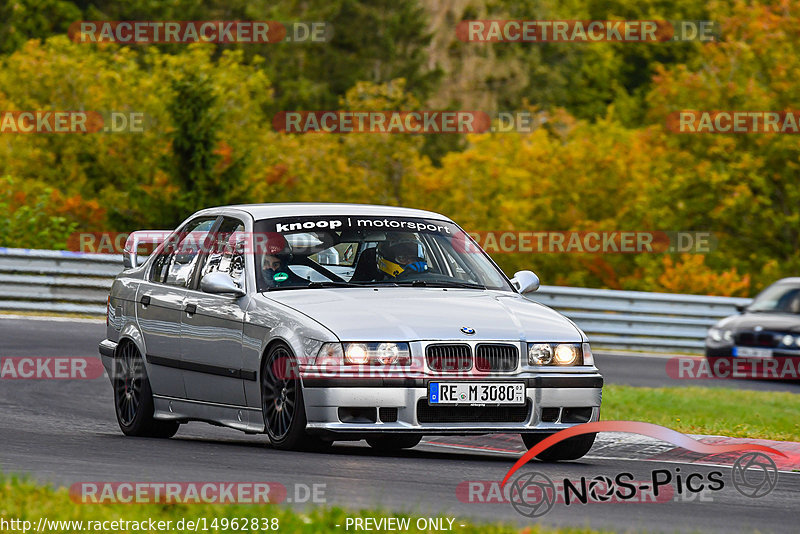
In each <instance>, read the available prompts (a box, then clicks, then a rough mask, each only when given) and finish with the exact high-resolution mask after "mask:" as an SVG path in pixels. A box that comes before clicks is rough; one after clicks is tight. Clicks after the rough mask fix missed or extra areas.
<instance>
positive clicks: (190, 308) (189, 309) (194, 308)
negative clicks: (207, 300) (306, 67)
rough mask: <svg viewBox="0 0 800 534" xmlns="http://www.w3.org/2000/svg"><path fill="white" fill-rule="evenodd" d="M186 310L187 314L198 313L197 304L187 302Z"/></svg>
mask: <svg viewBox="0 0 800 534" xmlns="http://www.w3.org/2000/svg"><path fill="white" fill-rule="evenodd" d="M184 310H186V313H187V315H194V314H195V313H197V304H187V305H186V307H185V308H184Z"/></svg>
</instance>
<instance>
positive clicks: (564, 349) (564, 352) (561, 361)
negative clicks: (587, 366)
mask: <svg viewBox="0 0 800 534" xmlns="http://www.w3.org/2000/svg"><path fill="white" fill-rule="evenodd" d="M554 359H555V362H556V363H557V364H558V365H570V364H572V363H575V362H576V361H577V359H578V347H576V346H575V345H559V346H557V347H556V353H555V358H554Z"/></svg>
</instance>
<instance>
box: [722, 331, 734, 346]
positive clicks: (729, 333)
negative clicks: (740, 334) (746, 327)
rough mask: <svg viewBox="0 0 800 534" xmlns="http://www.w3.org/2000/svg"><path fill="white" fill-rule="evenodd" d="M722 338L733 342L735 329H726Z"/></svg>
mask: <svg viewBox="0 0 800 534" xmlns="http://www.w3.org/2000/svg"><path fill="white" fill-rule="evenodd" d="M722 339H724V340H725V341H727V342H728V343H733V330H725V331H724V332H722Z"/></svg>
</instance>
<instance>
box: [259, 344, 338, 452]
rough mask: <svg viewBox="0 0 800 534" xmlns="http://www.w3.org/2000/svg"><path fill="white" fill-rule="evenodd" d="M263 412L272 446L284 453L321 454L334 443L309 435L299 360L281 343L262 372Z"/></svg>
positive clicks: (266, 361)
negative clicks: (317, 452)
mask: <svg viewBox="0 0 800 534" xmlns="http://www.w3.org/2000/svg"><path fill="white" fill-rule="evenodd" d="M261 408H262V412H263V415H264V426H265V427H266V430H267V435H268V436H269V441H270V442H271V443H272V446H273V447H275V448H276V449H280V450H320V449H325V448H327V447H329V446H330V445H331V443H332V442H330V441H326V440H323V439H321V438H318V437H316V436H311V435H309V434H308V433H306V422H307V421H306V407H305V403H304V401H303V388H302V386H301V385H300V373H299V370H298V367H297V360H296V359H295V358H294V355H292V352H291V350H290V349H289V347H288V346H286V345H285V344H283V343H277V344H275V345H273V346H272V348H271V349H270V350H269V353H268V354H267V357H266V358H264V365H263V367H262V369H261Z"/></svg>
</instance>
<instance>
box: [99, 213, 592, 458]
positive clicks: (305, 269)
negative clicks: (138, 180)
mask: <svg viewBox="0 0 800 534" xmlns="http://www.w3.org/2000/svg"><path fill="white" fill-rule="evenodd" d="M148 234H152V233H148V232H134V233H133V234H131V236H130V237H129V239H128V243H127V244H126V250H125V254H124V263H125V267H126V269H125V270H124V271H123V272H122V273H121V274H120V275H119V276H118V277H117V278H116V279H115V281H114V284H113V286H112V288H111V293H110V295H109V299H108V321H107V322H108V327H107V336H106V337H107V339H104V340H103V341H102V342H101V343H100V346H99V350H100V354H101V355H102V358H103V363H104V365H105V367H106V369H107V371H108V374H109V376H110V378H111V382H112V386H113V390H114V404H115V409H116V414H117V420H118V422H119V426H120V428H121V429H122V431H123V432H124V433H125V434H126V435H132V436H151V437H164V438H168V437H172V436H173V435H175V433H176V432H177V431H178V428H179V426H180V425H181V424H182V423H186V422H188V421H206V422H209V423H212V424H215V425H223V426H227V427H230V428H234V429H237V430H241V431H244V432H246V433H266V434H267V435H268V436H269V439H270V441H271V443H272V445H273V446H274V447H275V448H279V449H318V448H321V447H326V446H329V445H330V444H331V443H332V442H334V441H340V440H361V439H366V440H367V442H368V443H369V444H370V445H371V446H372V447H374V448H377V449H381V450H389V451H391V450H399V449H403V448H410V447H413V446H415V445H416V444H417V443H419V441H420V439H421V437H422V436H423V435H436V434H486V433H496V432H504V433H518V434H521V435H522V438H523V440H524V441H525V444H526V445H527V446H528V447H532V446H533V445H535V444H536V443H538V442H539V441H541V440H542V439H544V438H546V437H547V436H549V435H551V434H553V433H554V432H557V431H558V430H562V429H564V428H567V427H570V426H573V425H576V424H580V423H585V422H589V421H597V420H598V418H599V414H600V399H601V390H602V385H603V379H602V377H601V375H600V374H599V372H598V369H597V367H596V366H595V364H594V360H593V357H592V352H591V349H590V347H589V343H588V340H587V338H586V335H585V334H584V333H583V332H582V331H581V330H580V329H579V328H578V327H577V326H575V324H574V323H572V322H571V321H570V320H568V319H567V318H565V317H564V316H562V315H560V314H559V313H557V312H555V311H553V310H552V309H550V308H548V307H546V306H543V305H541V304H538V303H536V302H533V301H531V300H529V299H528V298H526V297H525V294H527V293H530V292H532V291H536V289H538V287H539V279H538V278H537V276H536V275H535V274H534V273H532V272H531V271H521V272H518V273H516V274H515V276H514V278H511V279H508V278H507V277H506V276H505V275H504V274H503V272H502V271H501V270H500V269H499V268H498V267H497V265H496V264H495V263H494V262H493V261H492V259H491V258H490V257H489V256H488V255H487V254H486V253H485V252H484V251H483V250H481V249H480V247H479V246H478V245H477V244H476V242H475V241H474V240H473V239H472V238H471V237H470V236H469V235H468V234H467V233H465V232H464V230H462V229H461V228H460V227H459V226H458V225H457V224H456V223H454V222H453V221H451V220H450V219H449V218H447V217H445V216H443V215H439V214H437V213H432V212H428V211H421V210H415V209H406V208H398V207H388V206H372V205H356V204H321V203H320V204H310V203H309V204H255V205H241V206H227V207H219V208H210V209H205V210H202V211H199V212H197V213H195V214H194V215H192V216H191V217H189V218H188V219H187V220H186V221H185V222H184V223H183V224H181V225H180V226H179V227H178V229H176V230H175V231H173V232H169V233H165V234H164V235H163V238H161V239H157V240H156V241H159V244H158V245H157V246H156V247H155V250H153V252H152V253H151V254H149V255H148V256H146V257H145V256H143V255H141V254H140V249H141V247H140V244H141V243H142V242H146V241H148V240H149V241H152V239H150V238H152V235H149V236H148ZM593 441H594V435H584V436H576V437H574V438H570V439H568V440H565V441H562V442H561V443H558V444H556V445H554V446H552V447H550V448H549V449H547V450H546V451H545V452H544V453H542V454H541V455H540V456H539V457H540V458H542V459H544V460H551V461H555V460H569V459H576V458H580V457H581V456H583V455H584V454H586V453H587V452H588V451H589V449H590V448H591V446H592V443H593Z"/></svg>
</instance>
